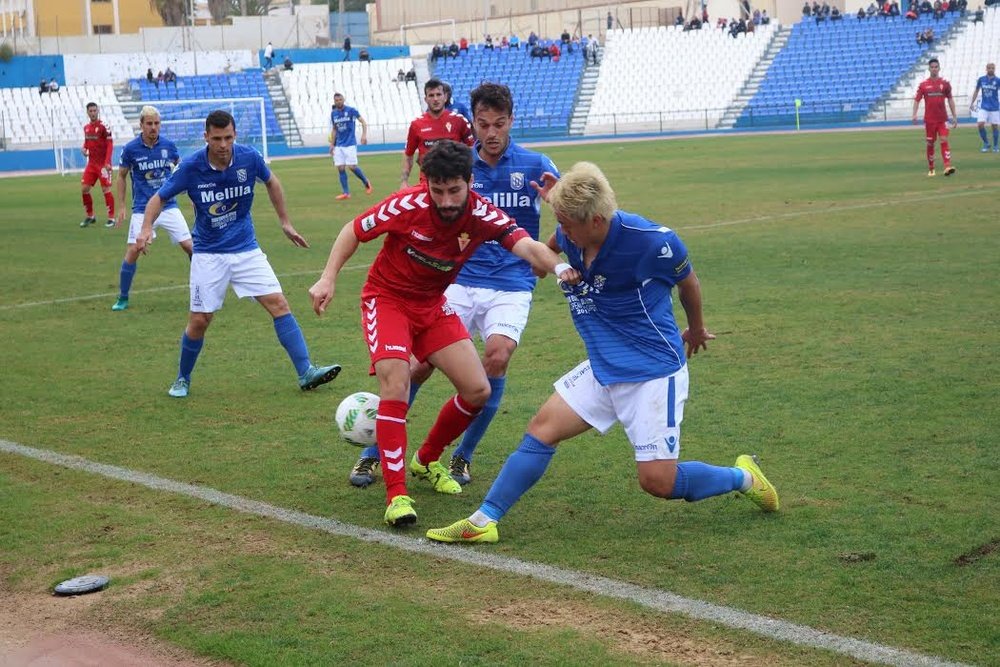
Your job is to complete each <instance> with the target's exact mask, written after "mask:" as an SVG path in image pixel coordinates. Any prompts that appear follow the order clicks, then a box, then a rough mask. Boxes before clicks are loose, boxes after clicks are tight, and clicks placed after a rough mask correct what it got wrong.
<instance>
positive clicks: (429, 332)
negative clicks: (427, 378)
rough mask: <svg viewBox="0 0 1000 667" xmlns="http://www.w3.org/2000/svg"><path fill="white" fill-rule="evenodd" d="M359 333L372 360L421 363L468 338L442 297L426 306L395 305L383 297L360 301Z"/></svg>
mask: <svg viewBox="0 0 1000 667" xmlns="http://www.w3.org/2000/svg"><path fill="white" fill-rule="evenodd" d="M361 331H362V333H363V334H364V338H365V344H366V345H367V346H368V354H369V356H370V357H371V360H372V367H371V369H369V374H371V375H374V374H375V362H377V361H380V360H382V359H404V360H406V361H409V360H410V355H411V354H412V355H413V356H414V357H416V358H417V361H424V360H426V359H427V357H429V356H430V355H431V354H433V353H435V352H437V351H438V350H440V349H442V348H445V347H448V346H449V345H451V344H452V343H457V342H458V341H460V340H465V339H466V338H469V332H468V331H466V329H465V325H464V324H462V320H461V318H459V316H458V315H456V314H455V311H454V310H452V308H451V306H449V305H448V301H447V300H446V299H444V298H443V297H442V298H440V299H437V300H435V301H434V303H430V304H416V303H411V302H403V301H398V300H396V299H392V298H389V297H385V296H369V297H362V298H361Z"/></svg>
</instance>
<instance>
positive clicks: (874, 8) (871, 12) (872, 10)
mask: <svg viewBox="0 0 1000 667" xmlns="http://www.w3.org/2000/svg"><path fill="white" fill-rule="evenodd" d="M865 13H866V14H867V15H868V18H872V17H873V16H877V15H878V5H876V4H875V3H874V2H873V3H871V4H870V5H868V11H866V12H865Z"/></svg>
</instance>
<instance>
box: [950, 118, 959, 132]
mask: <svg viewBox="0 0 1000 667" xmlns="http://www.w3.org/2000/svg"><path fill="white" fill-rule="evenodd" d="M956 127H958V118H952V119H951V129H953V130H954V129H955V128H956Z"/></svg>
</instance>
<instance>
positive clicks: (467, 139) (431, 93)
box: [399, 79, 472, 189]
mask: <svg viewBox="0 0 1000 667" xmlns="http://www.w3.org/2000/svg"><path fill="white" fill-rule="evenodd" d="M448 96H449V94H448V93H447V92H445V86H444V82H443V81H441V80H440V79H428V80H427V83H425V84H424V101H425V102H426V103H427V111H426V112H425V113H424V114H423V115H421V116H418V117H417V118H415V119H414V120H413V122H411V123H410V130H409V132H407V133H406V148H405V149H404V150H403V172H402V174H401V178H400V182H399V187H400V189H406V188H408V187H409V186H410V171H411V170H412V169H413V154H414V153H416V154H417V164H421V161H422V160H423V158H424V154H426V153H427V151H429V150H430V149H431V147H432V146H433V145H434V144H436V143H437V142H439V141H441V140H442V139H451V140H452V141H458V142H461V143H463V144H465V145H467V146H471V145H472V128H471V127H469V121H467V120H466V119H465V116H463V115H462V114H460V113H456V112H454V111H450V110H448V109H446V108H445V104H446V103H447V102H448ZM420 180H421V181H423V180H424V175H423V173H422V172H421V174H420Z"/></svg>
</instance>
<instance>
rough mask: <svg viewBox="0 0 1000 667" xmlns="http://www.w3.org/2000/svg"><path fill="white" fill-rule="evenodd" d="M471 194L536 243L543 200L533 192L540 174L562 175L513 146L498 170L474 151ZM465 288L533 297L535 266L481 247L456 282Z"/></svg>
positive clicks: (544, 159) (492, 245)
mask: <svg viewBox="0 0 1000 667" xmlns="http://www.w3.org/2000/svg"><path fill="white" fill-rule="evenodd" d="M473 155H474V156H475V161H474V162H473V164H472V190H473V191H474V192H475V193H476V194H478V195H480V196H482V197H483V198H484V199H487V200H489V202H490V203H491V204H493V205H494V206H496V207H497V208H499V209H501V210H502V211H503V212H504V213H506V214H507V215H509V216H510V217H512V218H514V219H515V220H516V221H517V226H518V227H521V228H522V229H524V230H525V231H527V232H528V233H529V234H531V238H533V239H535V240H536V241H537V240H538V234H539V229H538V224H539V222H538V221H539V218H540V217H541V206H542V199H541V197H539V196H538V192H537V191H536V190H535V189H534V188H533V187H531V181H535V182H537V183H541V181H542V174H543V173H545V172H546V171H550V172H552V173H553V174H555V175H556V176H559V171H558V170H557V169H556V166H555V165H554V164H553V163H552V160H550V159H549V158H548V156H546V155H544V154H542V153H537V152H535V151H532V150H528V149H527V148H523V147H521V146H518V145H517V144H515V143H514V142H513V141H512V142H510V144H509V145H508V146H507V150H505V151H504V152H503V155H501V156H500V161H499V162H497V166H496V167H491V166H490V165H489V164H488V163H487V162H486V161H485V160H483V159H482V158H481V157H479V144H476V146H475V147H474V148H473ZM455 282H456V283H458V284H459V285H465V286H466V287H488V288H490V289H495V290H500V291H501V292H530V291H532V290H533V289H535V275H534V274H533V273H532V272H531V265H530V264H528V263H527V262H526V261H524V260H523V259H521V258H519V257H518V256H517V255H514V254H513V253H510V252H507V251H506V250H504V249H503V248H502V247H501V246H500V245H499V244H498V243H497V242H496V241H487V242H486V243H484V244H483V245H481V246H479V248H478V249H477V250H476V252H475V253H474V254H473V255H472V257H471V258H470V259H469V261H468V262H466V264H465V266H464V267H462V271H461V272H460V273H459V274H458V278H457V279H456V280H455Z"/></svg>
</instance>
